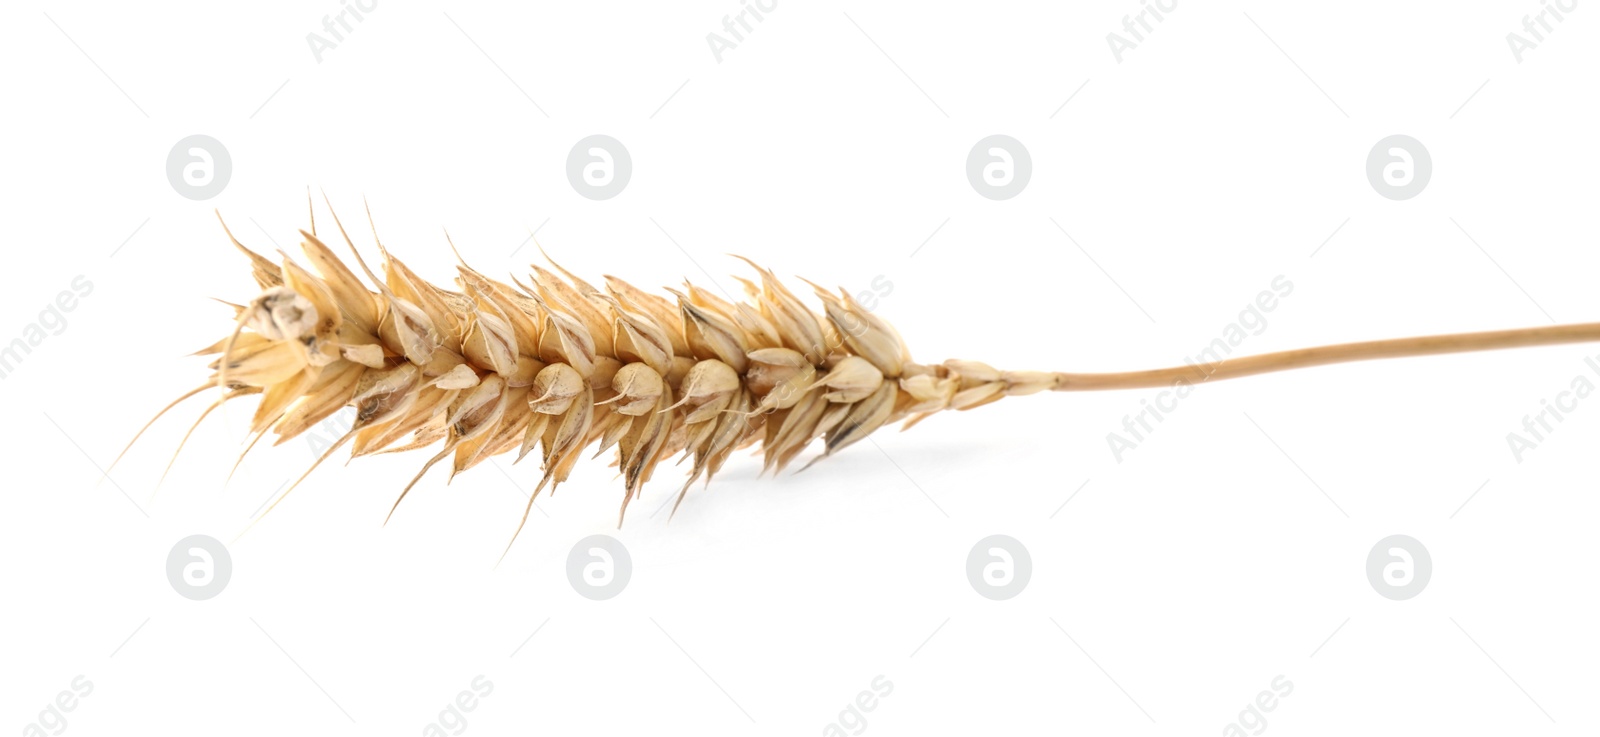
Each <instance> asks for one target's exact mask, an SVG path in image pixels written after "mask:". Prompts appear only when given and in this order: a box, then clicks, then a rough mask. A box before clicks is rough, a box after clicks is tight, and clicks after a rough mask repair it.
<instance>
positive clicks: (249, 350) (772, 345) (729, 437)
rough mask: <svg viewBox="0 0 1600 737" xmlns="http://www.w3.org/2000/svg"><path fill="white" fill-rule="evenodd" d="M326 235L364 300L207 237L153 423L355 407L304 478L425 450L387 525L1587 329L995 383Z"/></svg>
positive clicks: (690, 291)
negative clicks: (452, 484)
mask: <svg viewBox="0 0 1600 737" xmlns="http://www.w3.org/2000/svg"><path fill="white" fill-rule="evenodd" d="M330 209H331V208H330ZM219 219H220V215H219ZM368 219H369V221H370V219H371V214H370V212H369V213H368ZM334 222H335V224H336V226H337V227H338V230H339V235H340V237H341V239H342V240H343V241H344V242H345V244H346V246H347V247H348V248H349V250H350V251H351V253H352V255H353V256H354V257H355V259H356V263H357V264H358V266H359V267H360V270H361V272H362V273H364V274H365V275H366V277H367V278H368V280H369V281H370V283H371V284H372V287H374V288H375V289H376V291H373V289H372V288H369V287H368V286H367V283H365V282H363V281H362V280H361V279H360V277H359V276H358V275H357V274H356V272H354V271H352V270H351V269H350V268H349V267H348V266H346V265H345V264H344V263H343V262H342V261H341V260H340V258H339V257H338V256H337V255H335V253H334V250H333V249H332V248H330V247H329V246H328V245H326V244H325V243H324V242H323V241H322V240H321V239H320V238H318V236H317V235H316V232H315V222H314V221H313V224H312V228H311V230H310V231H305V230H302V231H300V235H301V238H302V241H301V244H300V246H301V249H302V251H303V252H304V256H305V260H306V262H307V263H308V264H309V265H310V268H307V267H304V266H301V265H300V264H299V263H297V262H296V261H295V260H294V259H293V258H292V257H290V256H289V255H288V254H282V259H281V261H278V262H275V261H273V260H270V259H268V258H266V257H264V256H262V255H261V254H258V253H256V252H254V251H251V250H250V249H249V248H247V247H245V246H244V245H243V244H242V243H240V242H239V241H238V240H237V239H235V238H234V237H233V234H232V233H231V232H227V226H226V224H224V225H223V229H224V231H225V232H227V236H228V239H229V240H230V241H231V242H232V244H233V246H234V247H235V248H237V249H238V250H239V251H240V252H241V253H243V254H244V255H245V256H246V257H247V258H248V259H249V260H250V263H251V269H252V274H253V276H254V278H255V281H256V283H257V284H258V285H259V286H260V288H261V289H262V292H261V293H260V294H259V295H258V296H257V297H255V298H254V299H252V300H250V301H249V302H248V303H247V304H244V305H231V307H232V308H233V309H234V315H235V323H234V329H233V331H232V332H231V333H230V334H229V335H228V336H226V337H225V338H223V339H221V340H219V341H217V342H216V343H214V344H212V345H211V346H209V347H207V348H205V349H203V350H201V351H199V352H198V353H197V354H196V355H215V356H217V358H216V359H215V360H214V361H213V362H212V363H211V365H210V367H211V369H212V371H213V374H212V377H211V378H210V380H209V381H208V382H207V383H206V384H203V385H202V386H201V387H199V388H197V389H195V390H192V391H190V392H188V393H187V394H185V395H183V396H182V397H180V398H179V399H178V400H176V401H174V402H173V403H172V404H169V405H168V406H167V407H166V408H165V409H163V410H162V411H161V413H158V414H157V415H156V419H159V418H160V417H161V414H163V413H165V412H166V411H168V410H170V409H171V408H172V407H173V406H175V405H177V404H178V403H179V402H181V401H183V400H185V399H187V398H189V397H192V396H195V395H197V394H200V393H202V392H203V391H204V390H206V389H208V388H211V387H216V388H218V389H219V390H220V393H221V396H220V397H219V398H218V399H217V400H216V401H215V402H214V403H213V404H212V405H210V407H208V408H207V410H206V413H209V412H210V411H211V410H213V409H215V408H216V407H218V406H220V405H222V404H223V403H225V402H227V401H230V400H233V399H238V398H241V397H248V396H259V397H260V402H259V405H258V406H257V408H256V411H255V413H254V415H253V417H252V419H251V423H250V432H251V433H252V434H253V436H254V437H253V438H252V439H251V441H250V444H249V446H247V447H246V449H245V453H249V451H250V448H253V447H254V446H255V443H256V442H258V441H259V440H261V438H262V437H264V436H265V435H267V434H269V433H270V434H272V435H274V436H276V438H277V443H283V442H285V441H287V440H289V439H292V438H294V437H296V436H298V435H300V434H301V433H304V432H306V431H307V430H309V429H311V428H312V427H313V426H315V425H316V424H317V423H318V422H321V421H322V420H324V419H326V418H328V417H329V416H331V415H333V414H334V413H335V412H337V411H339V410H340V409H342V408H343V407H346V406H352V407H355V409H356V418H355V421H354V424H353V426H352V427H351V429H350V430H349V432H347V433H346V434H345V435H344V436H343V437H341V438H339V439H338V441H337V442H335V443H334V444H333V446H332V447H330V448H329V449H328V450H327V452H326V453H324V454H323V455H322V456H321V457H320V458H318V459H317V461H316V462H315V463H313V464H312V466H311V468H310V469H308V470H307V471H306V475H309V474H310V473H311V471H313V470H315V469H316V467H317V466H318V465H320V464H321V463H322V462H323V461H324V460H326V459H327V458H328V457H329V456H331V455H332V454H333V453H334V452H336V451H338V450H339V449H340V448H342V447H343V446H345V445H347V444H348V445H350V446H351V451H350V452H351V455H352V457H357V456H365V455H372V454H375V453H385V452H398V451H407V450H415V449H421V448H426V447H430V446H438V448H439V449H438V451H437V452H436V454H435V455H433V456H432V457H431V458H429V460H427V461H426V463H425V464H424V465H423V467H422V469H421V470H420V471H419V472H418V473H417V476H416V478H414V479H413V480H412V481H411V483H410V484H408V485H407V486H406V487H405V489H403V490H401V492H400V494H399V497H398V498H397V499H396V500H395V503H394V507H391V509H390V515H393V513H394V510H395V509H396V508H398V506H399V504H400V502H401V501H402V500H403V499H404V498H405V495H406V494H407V493H408V492H409V491H410V489H411V488H412V487H413V486H414V485H416V483H417V482H418V481H420V480H421V478H422V477H423V476H424V475H425V474H426V473H427V472H428V470H429V469H431V468H432V467H433V466H435V465H437V464H439V463H440V462H442V461H444V460H446V459H449V460H450V466H451V470H450V473H451V475H452V476H454V475H455V474H457V473H460V472H462V471H465V470H467V469H469V468H472V467H473V466H476V465H478V464H480V463H482V462H483V461H485V460H487V459H489V458H491V457H494V456H498V455H502V454H507V453H515V454H516V459H517V460H519V461H520V460H521V459H522V458H524V457H525V456H527V455H528V454H529V453H532V452H534V451H535V450H537V451H538V455H539V462H540V467H541V472H540V473H541V476H540V479H539V482H538V485H537V486H536V487H535V489H534V492H533V494H532V495H530V498H529V501H528V507H527V509H525V510H524V511H523V516H522V521H521V522H520V523H519V524H518V526H517V531H518V532H519V533H520V531H521V529H522V525H523V524H525V523H526V522H527V514H528V511H529V510H531V509H532V506H533V501H534V499H537V498H538V495H539V493H540V492H542V491H543V490H544V489H545V488H546V487H549V488H551V489H552V493H553V490H554V488H555V487H556V486H558V485H559V484H561V483H562V482H563V481H565V480H566V479H567V477H568V475H569V474H570V473H571V472H572V469H573V468H574V466H575V465H576V464H577V462H578V460H579V458H580V456H581V455H582V454H583V453H584V452H585V451H586V450H587V449H588V448H589V447H590V446H597V447H598V449H599V451H600V452H604V451H607V450H609V449H611V448H613V447H614V448H615V449H616V460H615V465H616V466H617V467H618V469H619V471H620V476H621V480H622V487H623V488H622V498H621V503H620V509H619V511H618V525H619V526H620V525H621V523H622V519H623V517H624V516H625V515H626V513H627V509H628V505H629V504H630V503H631V502H632V501H633V500H634V499H636V498H638V496H639V494H640V491H641V489H642V487H643V486H644V484H645V483H646V482H648V481H650V479H651V477H652V476H653V474H654V473H655V471H656V470H657V468H658V467H659V466H660V464H661V463H662V462H663V461H664V460H667V459H669V458H672V457H674V456H681V457H682V458H683V459H684V460H690V461H692V463H691V465H690V469H689V472H688V478H687V479H686V480H685V481H684V482H683V485H682V486H681V487H680V488H679V490H678V492H677V499H676V501H675V502H674V504H673V511H674V513H675V512H676V511H677V508H678V505H680V504H682V502H683V500H684V497H685V496H686V495H687V493H688V491H689V488H690V486H691V485H692V484H693V483H694V482H695V481H697V480H702V479H703V480H704V481H705V482H706V483H709V482H710V479H711V477H713V476H715V475H716V474H717V472H718V471H719V470H720V469H721V468H722V466H723V464H724V463H725V462H726V461H727V460H728V457H729V456H730V455H731V454H732V453H733V452H734V451H736V450H739V449H742V448H748V447H751V446H759V450H760V453H761V455H762V457H763V472H766V471H772V472H778V471H782V470H783V469H785V468H787V467H789V466H790V465H791V464H792V463H793V462H794V461H795V460H796V459H797V458H798V456H800V455H801V453H802V452H803V451H804V450H805V449H806V448H807V447H808V446H810V445H811V444H812V442H813V441H815V440H817V439H819V438H820V439H821V440H822V441H823V444H822V452H821V455H819V456H818V457H817V458H816V459H814V460H813V461H812V463H814V462H815V461H816V460H820V459H821V458H826V457H828V456H831V455H833V454H835V453H837V452H839V451H840V450H843V449H844V448H846V447H848V446H850V445H851V444H853V443H856V442H858V441H860V440H861V439H862V438H865V437H867V436H868V435H870V434H871V433H873V432H875V431H877V430H878V429H879V428H882V427H884V426H885V425H890V424H894V423H898V422H903V423H904V427H910V426H911V425H914V424H916V423H917V422H920V421H921V420H922V419H924V418H926V417H928V416H929V415H932V414H934V413H937V412H941V411H945V410H969V409H973V408H976V407H980V406H983V405H985V404H989V403H991V402H995V401H997V400H999V399H1001V398H1003V397H1007V396H1018V395H1026V394H1033V393H1036V392H1040V391H1044V390H1054V391H1075V390H1096V389H1126V388H1138V387H1159V386H1171V385H1174V384H1175V383H1180V382H1188V383H1192V384H1198V383H1201V382H1206V381H1220V380H1223V379H1230V378H1236V377H1241V376H1250V375H1254V374H1258V373H1263V372H1267V371H1278V370H1284V369H1293V368H1302V367H1307V366H1315V365H1322V364H1329V363H1339V362H1345V361H1357V360H1366V359H1373V358H1391V357H1398V356H1411V355H1422V354H1433V353H1452V352H1461V351H1474V350H1487V349H1493V348H1507V347H1521V346H1531V345H1545V344H1554V343H1570V342H1579V341H1592V340H1600V323H1588V324H1578V325H1558V326H1551V327H1542V328H1530V329H1523V330H1503V331H1495V332H1483V333H1463V334H1456V335H1442V336H1427V337H1420V338H1404V339H1395V340H1381V341H1371V342H1364V343H1348V344H1341V345H1332V346H1321V347H1316V348H1306V349H1300V350H1295V351H1284V352H1280V353H1272V354H1265V355H1258V356H1248V357H1242V358H1229V359H1226V360H1223V361H1220V362H1217V363H1214V364H1211V365H1208V366H1195V365H1186V366H1180V367H1174V368H1166V369H1156V370H1150V371H1136V372H1124V373H1102V374H1082V373H1060V372H1043V371H1001V370H998V369H995V368H993V367H991V366H988V365H986V364H983V363H978V362H975V361H960V360H951V361H945V362H944V363H940V364H931V365H930V364H919V363H916V362H915V361H913V360H912V358H911V354H910V352H909V351H908V350H907V348H906V345H905V343H904V342H903V341H902V340H901V338H900V335H899V334H898V333H897V332H896V331H895V330H894V328H893V327H891V326H890V325H889V324H888V323H887V322H885V321H884V320H883V319H882V318H880V317H878V316H877V315H874V314H872V313H871V312H869V311H868V310H867V309H865V308H863V307H862V306H861V305H860V304H859V303H857V302H856V300H854V299H853V298H852V297H851V296H850V295H849V294H848V293H847V292H844V291H843V290H841V291H840V292H838V293H837V294H836V293H833V292H831V291H829V290H827V289H824V288H822V287H818V286H816V285H815V284H812V285H811V286H812V288H813V291H814V293H815V296H816V297H817V299H818V300H820V302H821V305H822V308H823V309H822V311H821V312H820V313H817V312H814V311H813V310H811V309H810V308H808V307H806V305H805V303H804V302H802V301H801V299H800V298H799V297H798V296H796V295H795V294H794V293H793V292H791V291H790V290H789V289H788V288H787V287H786V286H785V285H784V284H783V283H782V282H780V281H779V279H778V278H777V277H776V275H774V274H773V273H772V272H771V271H768V270H766V269H763V268H761V267H760V266H757V265H756V264H754V263H753V262H749V261H746V263H748V264H749V266H750V267H751V268H752V269H753V270H754V277H755V278H754V279H752V280H745V279H740V281H741V282H742V283H743V285H744V292H745V298H746V301H744V302H739V303H734V302H730V301H728V300H724V299H722V298H720V297H717V296H716V295H714V294H711V293H710V292H708V291H706V290H705V289H702V288H700V287H697V286H695V285H693V284H690V283H687V282H685V283H684V284H683V286H682V289H681V290H680V289H667V290H666V291H667V293H668V294H669V295H670V299H669V298H667V297H663V296H660V295H657V294H654V293H651V292H647V291H644V290H641V289H639V288H637V287H635V286H633V285H631V284H629V283H627V282H625V281H623V280H621V279H619V278H616V277H614V276H606V277H605V278H604V287H597V286H595V285H593V284H590V283H589V282H586V281H584V280H582V279H580V278H578V277H577V276H575V275H573V274H571V273H569V272H567V271H566V270H564V269H562V268H561V267H560V266H558V265H556V264H555V263H554V262H552V263H551V264H550V266H551V269H553V270H551V269H546V268H543V267H540V266H538V265H534V266H532V267H531V268H532V271H531V273H530V274H529V275H528V276H527V279H528V281H527V282H526V283H524V282H523V281H522V280H521V279H519V278H515V277H514V278H513V279H512V283H511V284H506V283H505V282H502V281H498V280H495V279H491V278H489V277H487V276H485V275H484V274H482V273H480V272H478V271H476V270H474V269H473V268H471V267H470V266H468V265H467V264H466V263H465V262H464V261H462V262H461V263H460V264H459V265H458V266H457V272H458V273H457V275H456V278H455V280H454V281H455V284H454V288H453V289H446V288H441V287H439V286H436V285H435V284H433V283H430V282H428V281H426V280H424V279H422V278H421V277H419V276H418V275H417V274H416V273H415V272H413V271H411V269H409V268H407V267H406V266H405V264H404V263H402V262H401V261H400V260H399V259H397V258H395V257H394V256H393V255H392V254H390V253H389V251H388V249H386V248H384V247H383V244H382V242H381V241H377V232H376V228H375V227H374V229H373V237H374V240H375V241H377V244H376V245H377V249H378V252H379V254H380V255H381V257H382V260H381V263H380V264H379V267H380V269H381V271H382V274H381V276H380V274H378V273H376V272H374V271H373V270H372V269H371V268H369V267H368V265H367V263H366V262H365V261H364V260H363V259H362V258H361V255H360V252H359V251H357V250H356V247H355V244H354V243H353V242H352V241H351V240H350V237H349V235H348V234H347V233H346V232H345V229H344V226H343V224H342V223H339V221H338V217H337V215H335V216H334ZM451 248H452V249H453V248H454V245H453V244H451ZM457 258H458V260H459V259H460V256H459V253H458V254H457ZM807 283H808V284H810V283H809V282H807ZM204 417H205V414H202V415H201V419H204ZM153 422H155V419H152V420H151V423H153ZM196 425H198V421H197V422H196ZM145 427H146V428H148V427H149V424H146V426H145ZM190 432H191V433H192V432H193V429H191V430H190ZM140 433H143V430H140ZM137 439H138V437H137V435H136V436H135V438H134V440H135V441H137ZM185 439H187V436H185ZM129 445H130V447H131V445H132V443H131V442H130V443H129ZM179 447H180V449H181V447H182V446H181V444H180V446H179ZM124 453H126V450H124ZM596 455H598V453H597V454H596ZM174 457H176V456H174ZM119 458H120V456H119ZM240 458H241V460H242V458H243V455H241V457H240ZM809 465H810V464H809V463H808V464H807V466H809ZM237 467H238V466H237V464H235V469H237ZM168 468H169V469H170V468H171V466H170V464H169V466H168ZM305 477H306V476H304V475H303V476H301V477H300V479H299V480H296V481H295V483H294V484H293V485H291V486H290V487H289V489H288V490H287V491H285V492H284V493H283V495H281V496H280V497H279V498H278V499H277V500H276V501H274V502H273V505H272V507H268V509H267V511H268V512H270V511H271V510H272V509H273V508H274V507H276V506H277V504H278V503H279V502H281V501H283V499H284V498H287V496H288V494H289V492H291V491H293V490H294V488H295V486H297V485H298V484H299V483H300V481H301V480H304V478H305ZM262 516H263V517H264V516H265V514H263V515H262ZM258 519H259V518H258ZM515 537H516V536H515V534H514V535H513V536H512V539H513V540H514V539H515Z"/></svg>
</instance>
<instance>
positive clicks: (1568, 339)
mask: <svg viewBox="0 0 1600 737" xmlns="http://www.w3.org/2000/svg"><path fill="white" fill-rule="evenodd" d="M1589 341H1600V322H1589V323H1578V324H1573V325H1552V326H1549V327H1539V328H1521V329H1517V330H1491V331H1485V332H1477V333H1452V334H1448V335H1425V336H1419V337H1413V338H1394V339H1390V340H1368V341H1362V342H1358V343H1339V344H1336V345H1324V346H1316V347H1313V348H1298V349H1295V350H1290V351H1278V352H1276V353H1263V354H1261V355H1257V356H1244V357H1240V358H1228V359H1224V360H1222V361H1219V362H1216V363H1212V364H1207V365H1199V364H1192V365H1185V366H1173V367H1170V368H1162V369H1152V370H1148V371H1125V372H1116V373H1098V374H1083V373H1057V374H1056V385H1055V386H1053V387H1051V388H1052V389H1054V390H1055V391H1089V390H1098V389H1144V388H1151V387H1165V386H1171V385H1172V384H1173V383H1174V382H1180V381H1181V382H1188V383H1199V382H1202V381H1206V382H1209V381H1222V380H1224V379H1237V378H1239V377H1242V376H1254V375H1256V374H1265V373H1271V372H1274V371H1287V370H1290V369H1298V368H1308V367H1311V366H1325V365H1328V364H1333V363H1347V362H1350V361H1368V360H1372V359H1378V358H1404V357H1408V356H1431V355H1438V354H1443V353H1466V352H1470V351H1488V350H1496V349H1501V348H1525V347H1529V346H1541V345H1560V344H1563V343H1584V342H1589Z"/></svg>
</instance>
